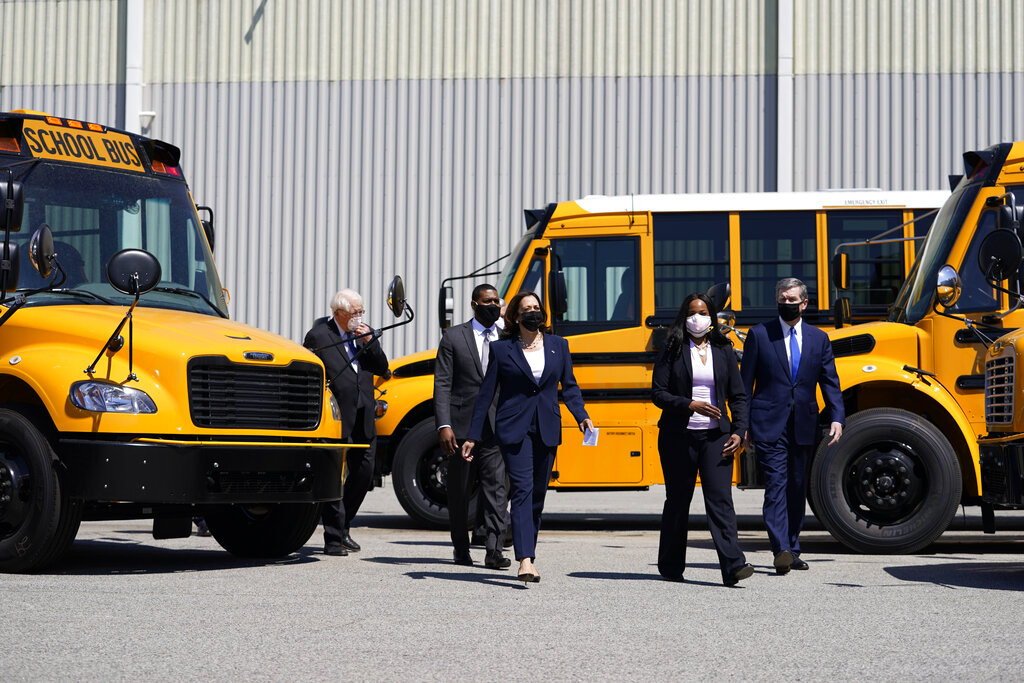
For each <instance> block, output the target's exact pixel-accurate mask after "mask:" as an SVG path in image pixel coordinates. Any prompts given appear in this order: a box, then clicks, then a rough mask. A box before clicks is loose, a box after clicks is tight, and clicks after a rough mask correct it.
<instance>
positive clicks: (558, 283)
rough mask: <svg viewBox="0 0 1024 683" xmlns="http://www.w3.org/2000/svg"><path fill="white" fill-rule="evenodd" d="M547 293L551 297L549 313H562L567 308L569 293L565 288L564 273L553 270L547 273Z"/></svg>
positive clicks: (554, 314)
mask: <svg viewBox="0 0 1024 683" xmlns="http://www.w3.org/2000/svg"><path fill="white" fill-rule="evenodd" d="M548 295H549V296H550V297H551V301H550V303H551V315H552V317H554V316H556V315H562V314H563V313H565V312H566V311H568V310H569V295H568V293H567V292H566V290H565V274H564V273H563V272H562V271H560V270H553V271H551V273H549V274H548Z"/></svg>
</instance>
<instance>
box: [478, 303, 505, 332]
mask: <svg viewBox="0 0 1024 683" xmlns="http://www.w3.org/2000/svg"><path fill="white" fill-rule="evenodd" d="M500 317H501V306H495V305H493V304H477V305H476V319H477V320H478V321H479V322H480V324H481V325H483V326H484V327H490V326H491V325H493V324H494V323H496V322H497V321H498V318H500Z"/></svg>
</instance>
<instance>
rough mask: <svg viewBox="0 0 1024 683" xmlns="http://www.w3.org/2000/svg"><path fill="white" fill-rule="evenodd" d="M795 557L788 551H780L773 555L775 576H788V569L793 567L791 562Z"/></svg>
mask: <svg viewBox="0 0 1024 683" xmlns="http://www.w3.org/2000/svg"><path fill="white" fill-rule="evenodd" d="M795 559H796V557H795V556H794V555H793V552H792V551H790V550H783V551H780V552H779V553H778V554H776V555H775V562H774V564H775V573H776V574H788V573H789V569H790V567H792V566H793V561H794V560H795Z"/></svg>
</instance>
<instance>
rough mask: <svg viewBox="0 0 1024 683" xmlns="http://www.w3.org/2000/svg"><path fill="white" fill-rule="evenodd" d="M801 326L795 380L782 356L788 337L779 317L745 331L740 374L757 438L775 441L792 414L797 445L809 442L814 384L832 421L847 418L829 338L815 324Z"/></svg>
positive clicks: (815, 412)
mask: <svg viewBox="0 0 1024 683" xmlns="http://www.w3.org/2000/svg"><path fill="white" fill-rule="evenodd" d="M802 325H803V348H802V349H801V351H800V367H799V368H798V369H797V374H796V382H794V381H793V377H792V373H791V371H790V368H789V358H788V357H787V356H786V344H787V343H788V339H786V337H785V336H784V335H783V331H782V323H781V322H780V321H779V320H778V318H776V319H775V320H772V321H771V322H768V323H761V324H758V325H754V326H753V327H751V328H750V331H749V332H747V338H746V339H745V340H744V342H743V363H742V367H741V374H742V375H743V384H744V385H745V386H746V388H747V393H748V394H749V395H750V430H751V432H752V438H753V440H755V441H777V440H778V439H779V437H781V436H782V432H783V430H784V429H785V428H786V422H787V421H788V420H789V415H790V413H791V412H792V413H793V429H794V432H795V434H794V436H795V438H796V442H797V444H799V445H802V446H809V445H811V444H813V443H814V442H815V439H816V437H817V426H818V400H817V396H816V395H815V387H816V386H821V394H822V396H823V397H824V399H825V405H826V407H827V408H828V410H829V415H830V422H838V423H840V424H842V423H843V422H844V421H845V420H846V409H845V408H844V407H843V394H842V391H841V390H840V388H839V375H838V374H836V362H835V358H834V357H833V355H832V342H830V341H829V338H828V335H827V334H825V333H824V332H822V331H821V330H819V329H818V328H817V327H813V326H811V325H808V324H807V323H806V322H804V323H802ZM787 331H788V330H787Z"/></svg>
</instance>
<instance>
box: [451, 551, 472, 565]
mask: <svg viewBox="0 0 1024 683" xmlns="http://www.w3.org/2000/svg"><path fill="white" fill-rule="evenodd" d="M454 558H455V559H454V562H455V564H459V565H462V566H463V567H472V566H473V558H472V557H471V556H470V554H469V551H468V550H456V551H455V553H454Z"/></svg>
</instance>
